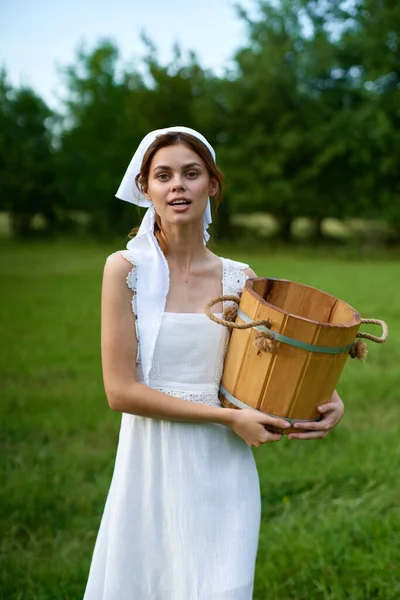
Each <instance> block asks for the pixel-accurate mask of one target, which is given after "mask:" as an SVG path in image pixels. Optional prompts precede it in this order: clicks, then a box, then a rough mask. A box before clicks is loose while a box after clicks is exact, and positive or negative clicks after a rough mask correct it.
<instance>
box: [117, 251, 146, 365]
mask: <svg viewBox="0 0 400 600" xmlns="http://www.w3.org/2000/svg"><path fill="white" fill-rule="evenodd" d="M114 254H121V255H122V256H123V257H124V258H125V260H127V261H128V262H130V263H131V265H132V266H133V269H132V270H131V271H129V273H128V275H127V277H126V285H127V286H128V288H129V289H130V290H131V291H132V292H133V295H132V301H131V306H132V312H133V314H134V315H135V317H136V320H135V331H136V340H137V353H136V364H137V365H139V366H140V349H139V329H138V322H137V310H136V294H137V289H136V288H137V270H138V267H137V264H136V263H135V261H134V259H133V256H132V254H131V252H130V251H129V250H118V251H117V252H114ZM111 256H112V255H111Z"/></svg>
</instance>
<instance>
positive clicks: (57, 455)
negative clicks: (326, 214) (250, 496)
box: [0, 243, 400, 600]
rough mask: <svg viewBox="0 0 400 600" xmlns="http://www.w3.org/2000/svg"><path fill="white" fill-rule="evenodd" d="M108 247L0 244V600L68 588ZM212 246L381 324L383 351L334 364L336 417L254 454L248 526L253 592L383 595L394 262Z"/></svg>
mask: <svg viewBox="0 0 400 600" xmlns="http://www.w3.org/2000/svg"><path fill="white" fill-rule="evenodd" d="M114 249H115V248H112V247H111V246H110V247H108V248H106V247H96V246H94V245H93V246H88V245H77V244H75V245H74V244H72V243H70V244H68V243H67V244H65V243H62V244H61V243H53V244H51V245H50V244H48V245H44V244H38V243H36V244H32V243H31V244H15V245H2V246H0V285H1V286H2V289H4V290H5V293H4V294H3V307H2V311H1V314H0V328H1V330H2V332H3V346H4V349H5V351H4V352H2V354H1V356H0V372H1V389H2V398H1V400H2V401H1V404H0V423H1V440H2V462H1V470H2V473H1V475H2V477H1V480H2V486H1V487H0V506H1V514H0V528H1V540H2V542H1V549H0V552H1V563H2V568H1V569H0V598H4V599H6V600H22V599H23V600H54V599H55V598H57V599H65V600H67V599H68V600H75V599H78V598H82V596H83V590H84V586H85V583H86V579H87V575H88V570H89V565H90V560H91V554H92V551H93V547H94V541H95V537H96V534H97V530H98V527H99V524H100V518H101V514H102V511H103V508H104V502H105V498H106V494H107V491H108V488H109V485H110V480H111V475H112V470H113V464H114V459H115V451H116V447H117V443H118V429H119V423H120V416H119V415H117V414H116V413H113V412H112V411H110V410H109V408H108V406H107V402H106V399H105V395H104V391H103V386H102V378H101V368H100V352H99V348H100V344H99V331H100V286H101V271H102V267H103V265H104V261H105V257H106V256H107V255H108V254H110V253H111V252H112V251H113V250H114ZM221 250H222V249H221ZM221 253H223V255H225V256H231V257H232V258H237V259H238V260H243V261H246V262H249V263H250V265H251V266H252V267H253V268H254V269H255V271H256V272H257V273H258V274H259V275H265V276H267V275H269V276H274V277H282V278H287V279H292V280H296V281H301V282H304V283H308V284H310V285H314V286H317V287H320V288H321V289H323V290H325V291H327V292H329V293H332V294H334V295H336V296H338V297H341V298H343V299H345V300H347V301H348V302H349V303H350V304H351V305H352V306H354V307H355V308H357V309H358V310H359V311H360V312H361V314H362V315H363V316H372V317H377V318H381V319H385V320H386V321H387V323H388V325H389V339H388V341H387V342H386V343H385V344H384V345H382V346H378V345H376V344H369V349H370V353H369V356H368V358H367V362H366V364H360V363H356V362H355V361H349V362H348V364H347V365H346V367H345V370H344V372H343V375H342V378H341V380H340V382H339V386H338V389H339V393H340V394H341V396H342V397H343V399H344V402H345V404H346V413H345V416H344V419H343V421H342V423H341V424H340V425H339V427H338V428H337V429H336V430H335V431H334V432H332V433H331V434H330V435H329V436H328V437H327V438H326V439H325V440H317V441H313V442H299V441H294V440H292V441H290V440H283V441H282V442H280V443H278V444H269V445H266V446H263V447H262V448H261V449H259V450H257V451H256V452H255V456H256V460H257V464H258V469H259V473H260V480H261V493H262V519H263V520H262V527H261V536H260V544H259V552H258V560H257V567H256V581H255V591H254V600H266V598H267V599H268V600H283V599H284V600H372V599H374V600H376V599H377V600H395V599H397V598H398V597H399V594H400V578H399V572H398V564H399V560H400V554H399V544H398V537H399V535H400V513H399V502H398V499H399V497H400V487H399V478H398V463H399V458H400V446H399V435H398V422H399V418H400V377H399V368H398V364H399V349H398V348H399V343H400V312H399V307H398V304H396V302H393V298H397V297H398V296H399V280H398V277H397V273H398V265H397V263H396V261H391V260H389V259H386V260H377V259H375V260H369V261H364V260H359V259H357V260H352V261H349V260H346V259H335V258H333V257H332V256H331V255H330V256H325V257H319V256H318V255H317V254H316V253H315V252H313V253H312V255H310V257H308V258H307V257H303V256H302V255H301V254H299V253H298V252H297V253H296V255H294V254H290V253H288V252H286V253H285V254H283V253H279V252H273V251H270V252H265V251H262V250H261V249H260V251H259V252H257V253H253V254H249V253H247V254H245V253H242V254H235V253H233V252H232V248H224V249H223V252H221ZM371 283H372V285H371ZM27 290H28V291H29V293H28V294H27V293H26V291H27ZM370 331H371V332H373V330H372V329H371V330H370Z"/></svg>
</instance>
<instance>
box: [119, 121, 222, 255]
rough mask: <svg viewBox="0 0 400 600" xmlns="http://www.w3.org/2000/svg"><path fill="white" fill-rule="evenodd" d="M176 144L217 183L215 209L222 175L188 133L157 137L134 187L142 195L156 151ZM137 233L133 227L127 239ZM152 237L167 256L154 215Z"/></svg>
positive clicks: (218, 198)
mask: <svg viewBox="0 0 400 600" xmlns="http://www.w3.org/2000/svg"><path fill="white" fill-rule="evenodd" d="M176 144H183V145H184V146H186V147H187V148H189V150H192V151H193V152H195V153H196V154H197V155H198V156H199V157H200V158H201V159H202V160H203V161H204V164H205V165H206V168H207V171H208V174H209V176H210V178H214V179H216V181H217V182H218V191H217V193H216V194H215V196H213V199H214V205H215V207H216V208H217V207H218V205H219V204H220V202H221V199H222V185H223V182H224V175H223V173H222V171H220V169H219V168H218V167H217V165H216V164H215V162H214V159H213V157H212V155H211V152H210V151H209V149H208V148H207V146H205V145H204V144H203V142H201V141H200V140H199V139H197V138H196V137H194V136H193V135H190V134H188V133H181V132H179V131H178V132H170V133H165V134H163V135H160V136H158V137H157V138H156V140H154V142H153V143H152V144H151V146H149V147H148V149H147V151H146V152H145V155H144V156H143V161H142V166H141V169H140V173H139V174H138V175H137V176H136V178H135V184H136V187H137V188H138V190H139V191H140V192H142V193H143V190H144V189H145V188H147V186H148V181H149V171H150V164H151V161H152V160H153V157H154V155H155V154H156V152H158V150H160V149H161V148H165V147H166V146H174V145H176ZM137 232H138V228H137V227H135V229H133V230H132V231H131V233H130V234H129V237H133V236H134V235H136V233H137ZM154 235H155V236H156V239H157V241H158V243H159V245H160V248H161V250H162V251H163V253H164V254H167V250H168V245H167V236H166V233H165V231H164V229H163V226H162V223H161V219H160V217H159V215H158V214H156V222H155V224H154Z"/></svg>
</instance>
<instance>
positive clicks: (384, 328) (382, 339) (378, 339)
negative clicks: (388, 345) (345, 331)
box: [356, 319, 389, 344]
mask: <svg viewBox="0 0 400 600" xmlns="http://www.w3.org/2000/svg"><path fill="white" fill-rule="evenodd" d="M361 323H364V324H366V325H368V324H374V325H380V326H381V327H382V336H381V337H377V336H376V335H371V334H370V333H357V335H356V337H358V338H364V339H365V340H370V341H371V342H376V343H377V344H383V342H386V340H387V338H388V333H389V330H388V326H387V325H386V323H385V321H380V320H379V319H361Z"/></svg>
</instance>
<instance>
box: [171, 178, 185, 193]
mask: <svg viewBox="0 0 400 600" xmlns="http://www.w3.org/2000/svg"><path fill="white" fill-rule="evenodd" d="M183 189H185V185H184V182H183V181H182V179H181V177H180V176H179V175H178V176H176V177H174V178H173V179H172V180H171V191H176V190H183Z"/></svg>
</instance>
